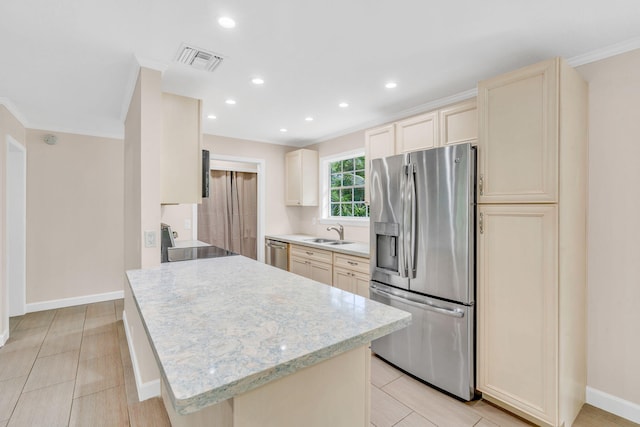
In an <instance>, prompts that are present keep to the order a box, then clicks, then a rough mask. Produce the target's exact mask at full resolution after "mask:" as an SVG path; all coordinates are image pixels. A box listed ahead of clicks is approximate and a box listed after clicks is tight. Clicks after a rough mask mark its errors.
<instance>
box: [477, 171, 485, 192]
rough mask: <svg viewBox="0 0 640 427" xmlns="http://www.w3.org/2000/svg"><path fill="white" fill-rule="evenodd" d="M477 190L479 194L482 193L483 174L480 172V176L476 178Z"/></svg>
mask: <svg viewBox="0 0 640 427" xmlns="http://www.w3.org/2000/svg"><path fill="white" fill-rule="evenodd" d="M478 191H479V192H480V195H481V196H482V195H483V194H484V175H483V174H480V177H479V178H478Z"/></svg>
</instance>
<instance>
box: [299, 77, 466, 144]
mask: <svg viewBox="0 0 640 427" xmlns="http://www.w3.org/2000/svg"><path fill="white" fill-rule="evenodd" d="M477 95H478V89H477V88H473V89H469V90H465V91H464V92H458V93H456V94H454V95H449V96H445V97H444V98H438V99H436V100H433V101H429V102H426V103H424V104H420V105H417V106H415V107H412V108H409V109H407V110H403V111H400V112H398V113H394V114H390V115H388V116H384V117H381V118H378V119H375V120H370V121H368V122H364V123H360V124H358V125H356V126H352V127H350V128H347V129H343V130H341V131H339V132H334V133H330V134H328V135H325V136H323V137H321V138H318V139H315V140H313V141H307V142H304V143H302V144H297V145H296V146H298V147H302V146H307V145H311V144H317V143H320V142H324V141H329V140H331V139H334V138H338V137H340V136H344V135H348V134H350V133H353V132H358V131H361V130H365V129H369V128H372V127H375V126H379V125H383V124H385V123H389V122H394V121H396V120H400V119H404V118H407V117H411V116H414V115H416V114H420V113H425V112H427V111H430V110H435V109H438V108H440V107H444V106H446V105H449V104H455V103H456V102H461V101H466V100H467V99H471V98H473V97H475V96H477Z"/></svg>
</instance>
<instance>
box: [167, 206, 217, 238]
mask: <svg viewBox="0 0 640 427" xmlns="http://www.w3.org/2000/svg"><path fill="white" fill-rule="evenodd" d="M194 206H197V205H193V204H180V205H162V207H161V209H160V213H161V220H162V222H164V223H165V224H169V225H170V226H171V231H173V232H175V233H178V237H176V238H175V239H176V240H197V236H194V235H193V231H194V228H193V227H194V224H193V207H194ZM185 221H189V223H190V225H191V228H189V229H187V228H186V227H185ZM207 243H210V242H207Z"/></svg>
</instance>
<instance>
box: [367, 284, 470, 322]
mask: <svg viewBox="0 0 640 427" xmlns="http://www.w3.org/2000/svg"><path fill="white" fill-rule="evenodd" d="M369 290H370V291H371V292H373V293H374V294H378V295H380V296H383V297H386V298H389V299H392V300H394V301H398V302H401V303H403V304H407V305H410V306H413V307H417V308H420V309H423V310H428V311H433V312H436V313H440V314H444V315H445V316H451V317H458V318H462V317H464V311H462V310H460V309H453V310H452V309H449V308H444V307H438V306H437V305H435V304H433V303H431V302H429V301H417V300H415V299H411V298H404V297H399V296H397V295H394V294H392V293H390V292H387V291H383V290H382V289H378V288H376V287H374V286H372V287H370V288H369Z"/></svg>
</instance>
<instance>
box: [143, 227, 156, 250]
mask: <svg viewBox="0 0 640 427" xmlns="http://www.w3.org/2000/svg"><path fill="white" fill-rule="evenodd" d="M144 247H145V248H155V247H156V232H155V231H145V232H144Z"/></svg>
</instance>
